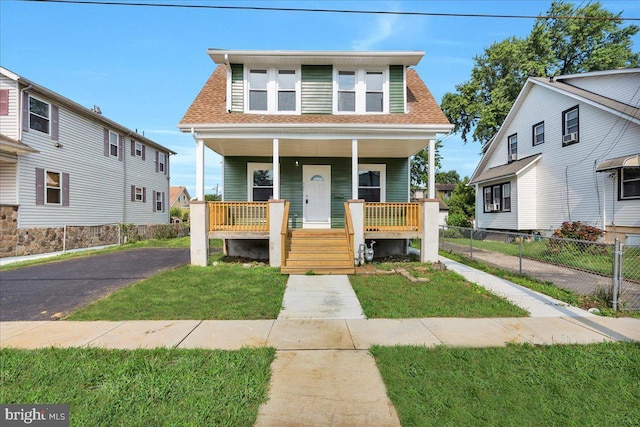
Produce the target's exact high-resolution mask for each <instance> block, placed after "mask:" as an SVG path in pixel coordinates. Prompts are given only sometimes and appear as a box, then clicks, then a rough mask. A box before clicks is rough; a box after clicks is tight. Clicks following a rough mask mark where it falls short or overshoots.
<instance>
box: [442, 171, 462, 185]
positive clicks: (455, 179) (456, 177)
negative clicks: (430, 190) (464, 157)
mask: <svg viewBox="0 0 640 427" xmlns="http://www.w3.org/2000/svg"><path fill="white" fill-rule="evenodd" d="M436 182H437V183H438V184H457V183H459V182H460V174H459V173H458V172H456V171H446V172H442V171H438V172H436Z"/></svg>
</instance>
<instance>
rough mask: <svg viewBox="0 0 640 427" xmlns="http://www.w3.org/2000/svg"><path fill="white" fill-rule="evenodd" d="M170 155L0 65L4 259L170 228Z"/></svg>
mask: <svg viewBox="0 0 640 427" xmlns="http://www.w3.org/2000/svg"><path fill="white" fill-rule="evenodd" d="M172 154H176V153H175V152H174V151H172V150H169V149H168V148H165V147H163V146H162V145H160V144H158V143H156V142H154V141H152V140H150V139H149V138H146V137H144V136H143V135H139V134H138V133H136V132H134V131H132V130H130V129H128V128H126V127H124V126H122V125H121V124H119V123H116V122H114V121H112V120H110V119H108V118H107V117H105V116H103V115H102V114H101V113H100V111H99V109H98V108H94V109H88V108H85V107H83V106H81V105H79V104H77V103H75V102H73V101H71V100H70V99H68V98H65V97H63V96H62V95H59V94H57V93H55V92H53V91H51V90H49V89H47V88H45V87H43V86H41V85H39V84H37V83H35V82H33V81H31V80H27V79H26V78H24V77H22V76H19V75H17V74H15V73H13V72H11V71H9V70H7V69H5V68H2V67H0V210H1V211H2V215H1V216H0V218H2V220H1V224H0V225H1V227H2V228H1V229H2V237H1V238H0V257H8V256H16V255H28V254H32V253H40V252H50V251H56V250H62V249H63V248H66V249H70V248H72V247H83V246H85V245H88V244H89V241H91V244H92V245H96V244H101V243H105V242H107V241H109V242H110V243H112V242H111V241H110V240H109V239H113V237H114V235H115V238H117V236H118V235H119V234H118V233H119V226H118V224H120V223H127V224H134V225H145V226H146V225H154V224H168V223H169V208H168V206H167V205H166V204H167V202H168V196H169V156H170V155H172ZM69 226H73V227H74V228H73V231H74V232H78V233H79V234H77V235H74V236H73V238H71V239H69V238H68V236H67V234H69V233H70V232H71V231H72V229H69V228H68V227H69ZM80 227H81V228H80ZM116 241H117V240H116ZM65 245H66V246H65Z"/></svg>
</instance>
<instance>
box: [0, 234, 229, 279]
mask: <svg viewBox="0 0 640 427" xmlns="http://www.w3.org/2000/svg"><path fill="white" fill-rule="evenodd" d="M189 245H190V240H189V236H185V237H177V238H175V239H152V240H140V241H138V242H135V243H126V244H124V245H116V246H110V247H108V248H103V249H90V248H88V249H87V250H86V251H80V252H71V253H65V254H60V255H55V256H52V257H49V258H38V259H31V260H26V261H20V262H15V263H12V264H8V265H4V266H1V267H0V271H8V270H14V269H16V268H21V267H29V266H32V265H39V264H46V263H49V262H57V261H64V260H67V259H71V258H84V257H89V256H95V255H103V254H108V253H111V252H117V251H126V250H129V249H137V248H189ZM209 245H210V247H211V248H221V247H222V240H220V239H212V240H210V241H209Z"/></svg>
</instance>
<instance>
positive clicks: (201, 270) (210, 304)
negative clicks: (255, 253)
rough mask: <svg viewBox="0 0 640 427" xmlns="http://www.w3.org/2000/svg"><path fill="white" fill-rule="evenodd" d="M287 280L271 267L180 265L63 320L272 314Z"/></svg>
mask: <svg viewBox="0 0 640 427" xmlns="http://www.w3.org/2000/svg"><path fill="white" fill-rule="evenodd" d="M286 281H287V276H285V275H282V274H280V271H279V270H278V269H274V268H267V267H243V266H242V265H239V264H220V265H218V266H211V267H196V266H185V267H180V268H177V269H174V270H170V271H165V272H163V273H160V274H158V275H156V276H153V277H151V278H149V279H147V280H144V281H142V282H139V283H137V284H134V285H131V286H129V287H126V288H123V289H121V290H119V291H117V292H115V293H113V294H112V295H110V296H108V297H106V298H103V299H101V300H98V301H96V302H94V303H92V304H89V305H88V306H86V307H83V308H81V309H79V310H77V311H76V312H74V313H71V315H70V316H69V317H67V319H68V320H161V319H170V320H174V319H195V320H200V319H203V320H204V319H228V320H240V319H275V318H276V317H277V316H278V313H279V312H280V308H281V307H282V298H283V295H284V289H285V283H286Z"/></svg>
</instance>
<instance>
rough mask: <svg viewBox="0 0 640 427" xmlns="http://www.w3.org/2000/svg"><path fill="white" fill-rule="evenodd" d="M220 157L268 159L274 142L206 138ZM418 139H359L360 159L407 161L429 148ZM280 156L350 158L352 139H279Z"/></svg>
mask: <svg viewBox="0 0 640 427" xmlns="http://www.w3.org/2000/svg"><path fill="white" fill-rule="evenodd" d="M204 143H205V145H206V146H207V147H208V148H210V149H211V150H213V151H215V152H216V153H218V154H220V155H221V156H265V157H270V156H271V155H272V154H273V140H272V139H264V138H244V139H224V138H217V139H204ZM428 143H429V142H428V141H427V140H419V139H410V140H407V139H384V140H379V139H359V140H358V157H386V158H393V157H395V158H407V157H410V156H412V155H413V154H415V153H417V152H418V151H420V150H422V149H423V148H425V147H426V146H427V145H428ZM279 149H280V157H295V156H300V157H351V140H350V139H330V140H320V139H318V140H315V139H279Z"/></svg>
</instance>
